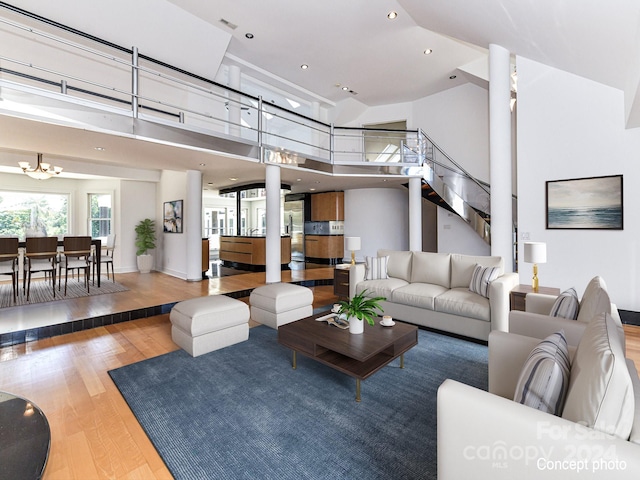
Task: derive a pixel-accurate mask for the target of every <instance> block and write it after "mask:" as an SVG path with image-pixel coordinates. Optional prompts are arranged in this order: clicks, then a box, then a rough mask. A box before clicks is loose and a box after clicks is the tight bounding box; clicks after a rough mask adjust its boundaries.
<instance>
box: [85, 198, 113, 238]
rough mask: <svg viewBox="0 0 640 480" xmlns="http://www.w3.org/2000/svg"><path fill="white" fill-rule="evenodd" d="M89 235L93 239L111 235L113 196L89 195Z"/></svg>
mask: <svg viewBox="0 0 640 480" xmlns="http://www.w3.org/2000/svg"><path fill="white" fill-rule="evenodd" d="M89 233H90V234H91V236H92V237H93V238H103V237H106V236H107V235H109V234H110V233H111V195H109V194H97V193H91V194H89Z"/></svg>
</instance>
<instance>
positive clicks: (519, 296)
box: [509, 285, 560, 312]
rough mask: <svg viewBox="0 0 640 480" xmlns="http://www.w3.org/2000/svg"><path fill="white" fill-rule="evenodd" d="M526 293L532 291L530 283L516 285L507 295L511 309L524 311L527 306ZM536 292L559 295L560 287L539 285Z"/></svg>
mask: <svg viewBox="0 0 640 480" xmlns="http://www.w3.org/2000/svg"><path fill="white" fill-rule="evenodd" d="M527 293H533V288H532V287H531V285H518V286H517V287H515V288H514V289H513V290H511V293H510V295H509V300H510V303H511V310H520V311H521V312H524V311H526V307H527V303H526V301H527ZM537 293H544V294H546V295H560V289H559V288H554V287H540V288H539V289H538V292H537Z"/></svg>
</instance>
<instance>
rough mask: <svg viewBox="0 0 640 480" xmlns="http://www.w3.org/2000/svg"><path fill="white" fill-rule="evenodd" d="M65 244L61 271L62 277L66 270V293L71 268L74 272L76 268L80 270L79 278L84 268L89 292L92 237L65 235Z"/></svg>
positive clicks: (61, 257) (61, 258)
mask: <svg viewBox="0 0 640 480" xmlns="http://www.w3.org/2000/svg"><path fill="white" fill-rule="evenodd" d="M63 245H64V250H63V252H62V255H61V256H60V264H59V265H60V266H59V272H60V279H62V270H64V271H65V275H64V294H65V295H66V294H67V281H68V279H69V270H71V271H72V274H73V271H74V270H77V271H78V280H79V277H80V270H84V284H85V286H86V287H87V293H89V273H90V271H91V263H90V261H89V258H90V257H91V237H64V239H63Z"/></svg>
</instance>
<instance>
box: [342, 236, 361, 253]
mask: <svg viewBox="0 0 640 480" xmlns="http://www.w3.org/2000/svg"><path fill="white" fill-rule="evenodd" d="M344 249H345V250H349V251H352V252H353V251H355V250H360V237H344Z"/></svg>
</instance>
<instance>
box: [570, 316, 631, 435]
mask: <svg viewBox="0 0 640 480" xmlns="http://www.w3.org/2000/svg"><path fill="white" fill-rule="evenodd" d="M634 409H635V400H634V392H633V384H632V381H631V375H630V374H629V369H628V368H627V364H626V361H625V357H624V350H623V339H622V338H620V330H619V329H618V327H617V325H616V321H615V320H614V319H613V317H612V316H611V315H610V314H608V313H601V314H599V315H597V316H596V317H595V318H594V319H593V320H591V322H589V324H588V325H587V327H586V328H585V330H584V333H583V334H582V338H581V339H580V343H579V344H578V348H577V350H576V354H575V356H574V357H573V362H572V364H571V379H570V381H569V391H568V392H567V400H566V402H565V405H564V410H563V411H562V418H566V419H567V420H570V421H572V422H582V423H583V424H584V425H586V426H588V427H591V428H593V429H594V430H598V431H600V432H604V433H608V434H610V435H615V436H617V437H619V438H622V439H623V440H626V439H628V438H629V434H630V433H631V428H632V425H633V417H634Z"/></svg>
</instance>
